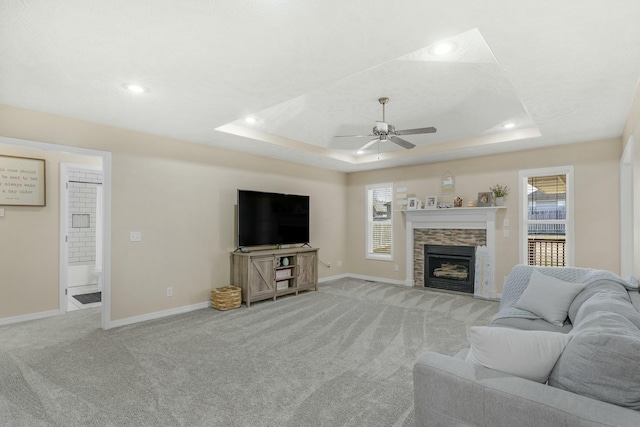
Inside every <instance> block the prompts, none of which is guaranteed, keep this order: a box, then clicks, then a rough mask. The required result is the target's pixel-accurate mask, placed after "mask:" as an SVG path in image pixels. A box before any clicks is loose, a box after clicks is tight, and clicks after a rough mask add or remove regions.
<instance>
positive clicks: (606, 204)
mask: <svg viewBox="0 0 640 427" xmlns="http://www.w3.org/2000/svg"><path fill="white" fill-rule="evenodd" d="M620 155H621V143H620V139H619V138H615V139H610V140H604V141H594V142H585V143H579V144H571V145H564V146H560V147H554V148H541V149H539V150H531V151H523V152H517V153H508V154H501V155H495V156H490V157H480V158H473V159H465V160H456V161H451V162H442V163H435V164H426V165H419V166H411V167H402V168H393V169H384V170H378V171H371V172H361V173H354V174H350V175H349V176H348V184H347V185H348V190H347V196H348V200H349V202H348V207H347V225H348V228H349V230H350V234H349V236H350V238H349V240H348V243H347V253H348V254H349V259H348V260H349V271H350V272H352V273H356V274H362V275H368V276H375V277H383V278H388V279H393V280H400V281H404V280H405V234H404V233H405V220H404V216H403V215H402V213H400V212H395V218H394V226H393V231H394V261H393V262H388V261H374V260H367V259H365V226H364V221H365V218H366V216H365V206H366V203H365V186H366V185H368V184H375V183H381V182H393V184H394V187H395V188H397V187H406V188H407V191H408V193H414V194H415V195H416V196H417V197H419V198H420V199H422V200H424V198H425V196H426V195H437V194H438V193H439V189H440V177H441V176H442V175H444V174H445V173H446V172H451V173H453V174H454V175H455V177H456V195H458V196H461V197H462V198H463V199H464V200H465V201H466V200H469V199H473V200H476V198H477V193H478V192H481V191H489V190H488V189H489V187H490V186H492V185H494V184H506V185H508V186H509V187H510V188H512V189H513V188H518V182H517V181H518V172H519V171H520V170H522V169H535V168H545V167H553V166H564V165H574V172H575V182H576V184H575V210H576V214H575V234H576V253H575V255H576V265H577V266H579V267H592V268H602V269H607V270H611V271H614V272H617V271H618V270H619V252H620V250H619V246H620V243H619V242H620V238H619V231H618V227H619V159H620ZM441 199H442V200H445V198H444V197H442V198H441ZM448 200H449V201H451V200H452V197H449V198H448ZM505 205H506V207H507V209H506V210H501V211H500V212H499V213H498V217H497V228H498V231H497V247H496V256H497V264H496V276H497V278H498V280H497V282H496V284H497V287H498V289H499V290H501V289H502V279H501V278H502V277H504V276H505V275H506V274H508V272H509V270H510V269H511V267H512V266H513V265H515V264H517V263H518V262H519V258H518V253H519V252H518V224H519V215H518V195H517V194H516V193H515V192H513V191H512V193H511V194H510V195H509V196H508V197H507V198H506V202H505ZM505 218H508V219H509V223H510V224H509V227H508V229H509V231H510V237H508V238H504V237H502V236H503V229H504V227H503V226H502V224H503V220H504V219H505ZM395 264H398V266H399V271H397V272H396V271H394V265H395Z"/></svg>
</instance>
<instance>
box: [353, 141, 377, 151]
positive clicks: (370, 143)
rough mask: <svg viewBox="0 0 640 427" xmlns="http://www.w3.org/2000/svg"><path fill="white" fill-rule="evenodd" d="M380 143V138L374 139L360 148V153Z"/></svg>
mask: <svg viewBox="0 0 640 427" xmlns="http://www.w3.org/2000/svg"><path fill="white" fill-rule="evenodd" d="M378 141H380V139H379V138H376V139H372V140H371V141H369V142H367V143H366V144H364V145H363V146H362V147H360V148H358V151H364V150H366V149H367V148H369V147H371V146H372V145H373V144H375V143H376V142H378Z"/></svg>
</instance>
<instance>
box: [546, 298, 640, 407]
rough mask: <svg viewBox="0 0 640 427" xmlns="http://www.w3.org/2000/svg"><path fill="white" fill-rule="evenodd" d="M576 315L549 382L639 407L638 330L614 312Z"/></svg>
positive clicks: (552, 384) (578, 391)
mask: <svg viewBox="0 0 640 427" xmlns="http://www.w3.org/2000/svg"><path fill="white" fill-rule="evenodd" d="M583 307H584V304H583ZM578 317H581V320H580V321H579V322H578V323H576V325H574V329H573V331H572V332H571V333H570V335H572V336H573V338H572V339H571V341H570V342H569V343H568V344H567V346H566V348H565V350H564V352H563V353H562V355H561V356H560V358H559V359H558V363H556V366H555V367H554V368H553V371H552V372H551V375H550V377H549V385H551V386H553V387H558V388H561V389H563V390H568V391H571V392H574V393H577V394H581V395H584V396H588V397H592V398H595V399H599V400H602V401H604V402H609V403H613V404H615V405H619V406H624V407H627V408H631V409H635V410H640V363H638V356H639V355H640V330H638V328H637V327H636V326H635V325H634V324H633V323H632V322H631V321H630V320H628V319H627V318H625V317H624V316H622V315H620V314H617V313H612V312H606V311H593V312H590V313H589V314H586V315H585V316H584V317H582V316H581V313H580V312H579V313H578Z"/></svg>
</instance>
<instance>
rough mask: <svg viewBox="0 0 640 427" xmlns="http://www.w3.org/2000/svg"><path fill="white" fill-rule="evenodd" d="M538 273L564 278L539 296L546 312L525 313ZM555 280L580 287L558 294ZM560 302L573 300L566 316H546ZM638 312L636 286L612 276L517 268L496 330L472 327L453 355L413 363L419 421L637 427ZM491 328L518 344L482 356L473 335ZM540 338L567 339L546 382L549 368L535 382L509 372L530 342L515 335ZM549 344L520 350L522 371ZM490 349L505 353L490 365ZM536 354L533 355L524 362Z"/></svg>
mask: <svg viewBox="0 0 640 427" xmlns="http://www.w3.org/2000/svg"><path fill="white" fill-rule="evenodd" d="M540 274H542V276H540ZM540 277H542V278H543V279H542V280H543V281H552V280H555V281H557V283H555V282H550V283H551V284H553V285H554V287H552V288H547V291H544V292H542V294H540V295H541V296H540V295H539V298H540V299H541V302H542V304H540V305H539V307H542V309H541V310H537V309H536V310H534V311H528V310H525V309H523V307H527V308H531V307H533V308H536V304H533V305H527V303H529V302H530V300H529V301H527V298H530V297H531V295H534V296H536V295H535V292H534V290H536V289H538V290H539V289H543V288H537V287H536V286H538V285H536V286H534V282H535V280H534V278H536V280H538V279H539V278H540ZM547 284H548V283H547ZM555 285H557V286H555ZM558 286H564V288H562V289H568V288H572V287H573V288H575V291H573V293H571V292H568V293H566V294H565V295H559V294H558V295H556V294H555V290H556V289H561V288H559V287H558ZM527 289H528V291H527ZM548 289H551V291H549V290H548ZM525 291H526V294H527V295H526V296H525ZM563 298H564V300H565V301H567V302H566V304H569V305H568V307H566V308H565V310H566V311H565V312H564V313H566V314H565V315H564V317H566V318H565V319H564V322H557V320H556V321H555V324H554V323H553V322H550V321H549V318H548V313H543V312H544V311H545V308H546V307H549V306H554V305H557V304H556V303H557V302H558V301H560V300H562V299H563ZM560 305H561V304H560ZM638 310H640V293H639V292H638V289H637V282H635V283H630V282H628V281H625V280H622V279H621V278H619V277H618V276H616V275H614V274H613V273H610V272H606V271H602V270H593V269H582V268H568V267H567V268H551V267H530V266H525V265H518V266H516V267H514V268H513V270H512V271H511V272H510V274H509V276H508V277H507V280H506V282H505V286H504V289H503V294H502V299H501V302H500V310H499V312H498V314H496V316H495V317H494V318H493V320H492V322H491V327H486V328H484V329H483V328H478V330H477V331H474V330H473V328H472V333H471V334H470V339H471V348H470V349H467V350H463V351H462V352H460V353H459V354H458V355H456V356H447V355H443V354H437V353H426V354H424V355H422V356H421V357H420V358H419V359H418V360H417V362H416V363H415V366H414V372H413V379H414V396H415V420H416V425H417V426H491V427H493V426H536V427H538V426H634V427H638V426H640V313H639V311H638ZM535 311H538V312H535ZM541 313H542V314H541ZM554 314H555V315H556V316H557V313H554ZM561 317H562V316H561ZM551 320H553V319H551ZM494 328H501V329H499V330H496V329H494ZM507 328H508V329H507ZM537 331H543V332H542V333H539V332H537ZM480 332H483V333H485V335H482V334H481V333H480ZM486 332H490V333H492V334H493V333H495V332H499V334H498V336H501V335H502V334H506V335H507V336H508V335H509V334H511V335H513V336H514V337H513V338H511V337H508V338H507V341H508V342H507V345H506V347H505V348H507V349H508V348H510V347H509V345H511V346H512V347H511V348H512V349H513V350H512V351H500V350H496V349H495V348H489V350H488V354H489V356H487V354H486V352H485V353H484V354H483V353H482V351H483V350H482V347H483V346H482V345H478V342H477V339H478V338H474V337H478V336H480V337H483V336H487V335H486ZM538 335H544V337H545V338H544V339H546V337H551V338H553V339H554V340H556V341H557V338H558V337H559V338H560V339H561V341H562V346H561V348H560V349H559V351H558V352H557V353H556V354H554V355H552V356H550V357H551V359H550V360H549V361H548V366H549V368H548V369H550V372H549V373H548V381H546V375H547V374H545V376H544V377H545V379H544V380H542V381H541V382H536V381H534V380H531V379H525V377H526V374H522V375H521V374H520V373H519V372H516V373H515V374H514V372H513V371H510V372H512V373H511V374H509V373H505V372H503V371H501V369H503V367H504V370H506V371H509V369H512V368H511V367H510V366H508V365H510V363H505V360H506V361H507V362H511V361H513V360H511V361H510V360H508V358H509V357H512V354H513V355H515V354H517V353H518V351H519V350H521V349H520V347H523V346H522V345H521V344H522V342H523V341H518V340H522V339H523V337H524V339H528V338H531V342H536V340H537V338H536V339H534V337H536V336H538ZM474 339H476V344H475V345H474ZM500 339H503V338H500ZM567 341H568V342H567ZM514 343H520V344H514ZM527 344H528V342H527ZM492 345H493V344H492ZM514 345H515V346H516V347H513V346H514ZM545 345H546V344H544V340H543V344H542V345H541V346H542V349H541V350H540V353H538V352H536V351H532V352H531V355H529V354H527V353H520V355H519V356H515V357H518V358H520V359H523V360H518V361H515V362H522V363H521V364H520V365H521V366H523V367H524V368H527V367H528V365H529V363H530V362H531V363H532V364H535V363H536V362H538V360H537V359H538V358H542V356H539V354H543V355H544V357H547V356H546V355H547V352H548V350H549V348H548V347H545ZM489 347H491V346H489ZM524 347H526V346H524ZM524 347H523V348H524ZM556 347H557V345H556ZM524 351H529V350H528V349H526V348H525V349H524ZM491 352H494V353H495V354H497V356H498V357H497V359H498V360H496V361H495V363H494V364H493V365H492V364H491V363H492V361H491V360H489V363H488V364H487V363H486V360H487V357H489V358H490V357H491V356H492V354H491ZM558 354H559V356H558ZM529 357H531V360H527V359H528V358H529ZM501 358H502V361H501V360H500V359H501ZM478 361H481V363H480V364H479V363H478ZM517 364H518V363H516V365H517ZM487 366H491V367H492V368H494V369H490V368H488V367H487ZM498 368H499V369H498ZM518 369H520V368H518Z"/></svg>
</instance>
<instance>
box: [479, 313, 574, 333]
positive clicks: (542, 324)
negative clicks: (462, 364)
mask: <svg viewBox="0 0 640 427" xmlns="http://www.w3.org/2000/svg"><path fill="white" fill-rule="evenodd" d="M491 326H502V327H505V328H514V329H520V330H521V331H549V332H562V333H564V334H567V333H569V332H571V329H573V325H572V324H571V322H569V321H568V320H567V321H565V322H564V324H563V325H562V326H556V325H554V324H552V323H549V322H547V321H546V320H544V319H525V318H522V317H503V318H502V319H495V320H493V321H492V322H491Z"/></svg>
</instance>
